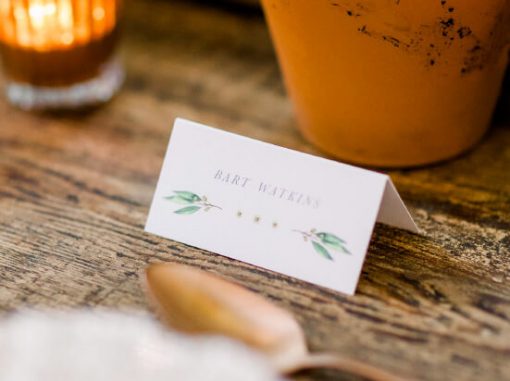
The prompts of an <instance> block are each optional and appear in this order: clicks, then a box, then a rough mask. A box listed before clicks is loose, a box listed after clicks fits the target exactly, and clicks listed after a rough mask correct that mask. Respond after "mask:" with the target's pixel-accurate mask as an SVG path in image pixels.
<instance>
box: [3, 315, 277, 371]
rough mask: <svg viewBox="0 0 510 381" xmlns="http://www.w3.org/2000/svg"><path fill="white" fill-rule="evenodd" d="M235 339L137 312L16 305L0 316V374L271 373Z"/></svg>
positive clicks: (254, 353) (263, 363) (254, 354)
mask: <svg viewBox="0 0 510 381" xmlns="http://www.w3.org/2000/svg"><path fill="white" fill-rule="evenodd" d="M278 379H279V378H278V376H277V375H276V373H275V371H274V370H273V369H272V368H271V366H270V365H269V363H268V362H267V361H266V360H265V359H264V358H263V357H262V356H261V355H259V354H258V353H256V352H254V351H252V350H250V349H249V348H247V347H245V346H243V345H242V344H240V343H237V342H234V341H232V340H229V339H226V338H221V337H212V336H193V337H191V336H185V335H181V334H177V333H174V332H170V331H168V330H166V329H165V328H163V327H162V326H161V325H160V324H159V323H158V322H156V321H155V320H154V319H153V318H152V317H150V316H148V315H145V314H140V313H129V314H127V313H120V312H111V311H110V312H108V311H96V310H84V311H83V310H82V311H74V312H33V311H31V312H28V311H25V312H21V313H15V314H12V315H10V316H8V317H6V318H3V319H1V320H0V381H61V380H62V381H116V380H119V381H142V380H144V381H163V380H164V381H209V380H210V381H230V380H232V381H273V380H274V381H276V380H278Z"/></svg>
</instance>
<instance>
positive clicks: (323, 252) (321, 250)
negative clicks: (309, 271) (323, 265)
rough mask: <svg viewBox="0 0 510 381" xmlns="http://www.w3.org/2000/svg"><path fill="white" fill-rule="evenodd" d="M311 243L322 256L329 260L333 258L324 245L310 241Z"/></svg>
mask: <svg viewBox="0 0 510 381" xmlns="http://www.w3.org/2000/svg"><path fill="white" fill-rule="evenodd" d="M312 245H313V248H314V249H315V251H316V252H317V253H319V254H320V255H322V256H323V257H324V258H327V259H329V260H330V261H332V260H333V257H332V256H331V254H329V252H328V250H327V249H326V248H325V247H324V246H322V245H321V244H320V243H318V242H315V241H312Z"/></svg>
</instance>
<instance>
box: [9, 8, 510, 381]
mask: <svg viewBox="0 0 510 381" xmlns="http://www.w3.org/2000/svg"><path fill="white" fill-rule="evenodd" d="M127 5H128V7H127V12H126V23H125V29H126V30H125V41H124V42H125V44H124V49H123V55H124V57H125V60H126V64H127V68H128V78H127V83H126V85H125V87H124V90H123V92H122V93H121V94H120V95H119V96H118V97H117V98H116V99H115V100H114V101H113V102H112V103H111V104H109V105H108V106H107V107H103V108H101V109H98V110H96V111H94V112H89V113H82V114H75V115H69V114H68V115H46V114H27V113H23V112H21V111H18V110H16V109H13V108H11V107H10V106H8V105H7V104H6V103H5V101H3V100H2V101H0V309H1V310H3V311H11V310H15V309H19V308H22V307H26V306H30V307H32V306H50V307H59V308H63V307H75V306H108V307H114V308H135V309H146V308H147V305H146V301H145V299H144V297H143V294H142V291H141V289H140V286H139V274H140V272H141V271H142V270H143V268H144V267H145V266H146V265H147V264H148V263H151V262H155V261H178V262H183V263H188V264H192V265H195V266H200V267H202V268H206V269H209V270H211V271H213V272H216V273H220V274H223V275H225V276H226V277H228V278H230V279H234V280H236V281H238V282H240V283H242V284H244V285H246V286H248V287H250V288H251V289H253V290H255V291H257V292H260V293H262V294H264V295H266V296H267V297H268V298H270V299H272V300H274V301H275V302H277V303H278V304H279V305H281V306H283V307H285V308H287V309H289V310H290V311H292V312H293V313H294V314H295V315H296V316H297V318H298V319H299V321H300V322H301V323H302V324H303V326H304V328H305V330H306V333H307V336H308V338H309V341H310V346H311V348H312V349H314V350H319V349H324V350H334V351H338V352H341V353H345V354H349V355H351V356H353V357H356V358H358V359H362V360H364V361H367V362H370V363H372V364H375V365H380V366H384V367H386V368H387V369H389V370H392V371H395V372H398V373H399V374H402V375H404V376H413V377H414V378H417V379H426V380H444V379H456V380H504V379H510V120H509V118H508V117H505V115H504V111H505V110H506V108H507V107H502V109H503V113H502V115H503V116H502V117H500V118H499V120H498V121H497V122H495V125H494V127H493V128H492V129H491V130H490V131H489V133H488V134H487V136H486V137H485V139H484V140H483V142H482V143H481V144H480V145H479V146H478V147H477V148H476V149H475V150H473V151H471V152H470V153H468V154H466V155H464V156H462V157H461V158H459V159H457V160H454V161H451V162H448V163H444V164H441V165H436V166H432V167H428V168H423V169H417V170H405V171H393V172H391V175H392V177H393V179H394V180H395V183H396V185H397V187H398V188H399V190H400V191H401V193H402V195H403V197H404V199H405V201H406V202H407V204H408V205H409V207H410V209H411V211H412V213H413V214H414V216H415V217H416V220H417V222H418V224H419V226H420V227H421V228H422V230H423V235H413V234H410V233H406V232H402V231H398V230H395V229H391V228H387V227H383V226H378V227H377V228H376V230H375V232H374V237H373V241H372V244H371V246H370V250H369V253H368V256H367V261H366V263H365V265H364V268H363V273H362V276H361V281H360V284H359V288H358V292H357V295H356V296H354V297H347V296H343V295H341V294H338V293H335V292H332V291H328V290H325V289H321V288H319V287H315V286H311V285H308V284H306V283H304V282H300V281H297V280H293V279H290V278H288V277H285V276H281V275H277V274H274V273H271V272H269V271H265V270H261V269H258V268H255V267H253V266H250V265H246V264H243V263H239V262H236V261H233V260H230V259H227V258H224V257H221V256H218V255H212V254H210V253H207V252H205V251H201V250H198V249H194V248H189V247H186V246H184V245H182V244H179V243H176V242H172V241H169V240H164V239H161V238H158V237H155V236H152V235H149V234H146V233H144V232H143V226H144V224H145V219H146V216H147V211H148V207H149V203H150V200H151V197H152V192H153V190H154V187H155V184H156V180H157V176H158V174H159V170H160V166H161V163H162V158H163V154H164V150H165V148H166V143H167V139H168V136H169V133H170V126H171V123H172V120H173V118H175V117H176V116H182V117H186V118H190V119H194V120H197V121H200V122H204V123H208V124H211V125H217V126H221V127H222V128H225V129H227V130H230V131H234V132H238V133H241V134H244V135H247V136H251V137H254V138H258V139H262V140H265V141H268V142H272V143H275V144H280V145H283V146H286V147H289V148H293V149H298V150H302V151H306V152H312V153H315V154H320V153H319V152H316V151H315V150H314V149H313V148H312V147H311V146H310V145H309V144H308V143H306V142H305V141H304V140H303V139H302V137H301V136H300V135H299V133H298V132H297V130H296V128H295V121H294V119H293V117H292V109H291V105H290V103H289V101H288V100H287V99H286V97H285V94H284V90H283V86H282V82H281V78H280V75H279V71H278V67H277V65H276V62H275V57H274V54H273V50H272V47H271V44H270V40H269V37H268V33H267V31H266V28H265V25H264V23H263V20H262V19H261V15H260V13H258V12H257V11H253V10H251V11H246V12H242V13H230V12H228V10H226V9H220V10H217V9H214V8H213V7H206V8H202V9H200V7H199V6H198V5H197V4H196V3H189V2H186V1H183V2H178V1H171V2H170V1H168V2H164V1H150V0H133V1H132V2H128V4H127ZM338 377H339V374H338V373H334V372H319V371H317V372H307V373H303V374H302V375H301V376H300V377H298V378H299V379H301V380H330V379H331V380H332V379H338Z"/></svg>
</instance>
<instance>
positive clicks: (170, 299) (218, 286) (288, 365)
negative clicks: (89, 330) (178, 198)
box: [145, 264, 402, 381]
mask: <svg viewBox="0 0 510 381" xmlns="http://www.w3.org/2000/svg"><path fill="white" fill-rule="evenodd" d="M145 291H146V293H147V295H148V297H149V299H150V300H151V301H152V304H153V305H154V307H155V309H156V312H157V313H158V315H159V316H160V318H161V320H162V321H163V322H164V323H166V324H168V325H169V326H170V327H171V328H173V329H177V330H180V331H183V332H188V333H209V334H221V335H225V336H229V337H231V338H234V339H237V340H240V341H242V342H244V343H245V344H247V345H248V346H250V347H252V348H255V349H257V350H259V351H261V352H263V353H264V354H266V355H267V357H268V358H269V360H270V361H271V362H272V363H273V364H274V366H275V367H276V368H277V369H278V370H279V371H280V372H281V373H283V374H291V373H294V372H297V371H299V370H303V369H308V368H334V369H339V370H342V371H346V372H350V373H352V374H356V375H359V376H362V377H365V378H367V379H370V380H374V381H397V380H402V379H401V378H399V377H397V376H395V375H393V374H390V373H387V372H386V371H384V370H381V369H379V368H375V367H373V366H371V365H368V364H366V363H363V362H360V361H357V360H354V359H349V358H346V357H343V356H340V355H338V354H330V353H318V354H310V353H309V351H308V349H307V346H306V339H305V335H304V333H303V330H302V329H301V327H300V326H299V324H298V323H297V321H296V319H295V318H294V317H293V316H292V315H291V314H290V313H289V312H287V311H286V310H284V309H282V308H280V307H277V306H276V305H274V304H273V303H271V302H269V301H267V300H266V299H264V298H263V297H262V296H259V295H258V294H255V293H254V292H251V291H249V290H248V289H246V288H244V287H242V286H239V285H236V284H235V283H232V282H229V281H226V280H224V279H222V278H220V277H218V276H216V275H213V274H210V273H208V272H206V271H203V270H198V269H195V268H192V267H189V266H184V265H179V264H155V265H151V266H149V267H148V268H147V269H146V272H145Z"/></svg>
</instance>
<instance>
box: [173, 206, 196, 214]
mask: <svg viewBox="0 0 510 381" xmlns="http://www.w3.org/2000/svg"><path fill="white" fill-rule="evenodd" d="M200 208H201V206H198V205H192V206H186V207H185V208H182V209H178V210H176V211H175V212H174V213H176V214H193V213H196V212H198V211H199V210H200Z"/></svg>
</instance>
